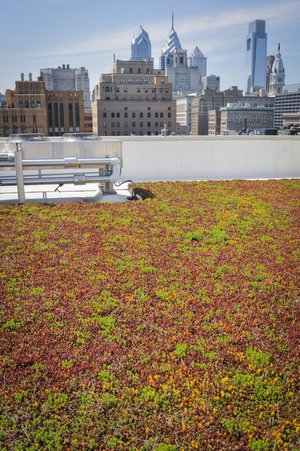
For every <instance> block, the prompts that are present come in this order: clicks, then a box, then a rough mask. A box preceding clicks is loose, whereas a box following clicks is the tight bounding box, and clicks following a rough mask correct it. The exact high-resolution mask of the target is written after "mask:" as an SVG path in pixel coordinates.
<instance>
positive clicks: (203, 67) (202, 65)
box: [189, 46, 207, 77]
mask: <svg viewBox="0 0 300 451" xmlns="http://www.w3.org/2000/svg"><path fill="white" fill-rule="evenodd" d="M189 67H198V68H199V73H200V76H201V77H206V75H207V57H206V56H204V55H203V53H202V52H201V50H200V49H199V47H197V46H196V47H195V49H194V51H193V53H192V54H191V55H190V56H189Z"/></svg>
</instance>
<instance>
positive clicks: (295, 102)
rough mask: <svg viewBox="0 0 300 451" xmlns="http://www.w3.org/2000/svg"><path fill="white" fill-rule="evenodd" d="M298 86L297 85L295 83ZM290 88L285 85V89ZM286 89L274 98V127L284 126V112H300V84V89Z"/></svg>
mask: <svg viewBox="0 0 300 451" xmlns="http://www.w3.org/2000/svg"><path fill="white" fill-rule="evenodd" d="M295 87H296V85H295ZM286 88H287V90H288V89H289V88H288V87H285V88H284V89H286ZM287 90H285V91H284V92H283V93H281V94H278V95H276V96H275V100H274V127H275V128H280V127H282V126H283V114H284V113H289V114H290V113H299V111H300V84H299V90H298V91H297V90H295V91H293V89H292V90H291V92H288V91H287Z"/></svg>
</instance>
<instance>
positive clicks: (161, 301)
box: [0, 180, 300, 451]
mask: <svg viewBox="0 0 300 451" xmlns="http://www.w3.org/2000/svg"><path fill="white" fill-rule="evenodd" d="M146 185H147V186H146V188H149V189H150V190H151V191H152V192H153V193H154V194H155V196H156V197H155V198H154V199H151V200H146V201H139V202H127V203H119V204H116V203H112V204H109V203H107V204H105V203H101V204H87V203H64V204H62V203H61V204H49V205H37V204H26V205H23V206H15V205H1V206H0V219H1V233H0V247H1V255H2V256H1V269H0V282H1V289H0V297H1V305H0V308H1V311H0V313H1V318H0V321H1V335H0V345H1V357H0V369H1V385H0V391H1V393H0V395H1V401H0V402H1V411H0V422H1V425H0V448H1V449H12V450H16V449H17V450H28V449H47V450H60V449H61V450H68V449H70V450H73V449H75V450H76V449H78V450H85V449H86V450H88V449H95V450H98V449H99V450H100V449H102V450H109V449H117V450H145V451H146V450H158V451H164V450H165V451H167V450H170V451H174V450H183V449H184V450H192V449H199V450H209V449H212V450H244V449H249V450H274V449H276V450H277V449H290V450H295V449H299V448H300V443H299V432H300V420H299V405H300V402H299V347H298V348H297V346H299V309H300V290H299V280H300V277H299V267H300V251H299V249H300V247H299V198H300V181H299V180H275V181H274V180H273V181H226V182H176V183H154V184H146ZM143 186H144V187H145V185H143Z"/></svg>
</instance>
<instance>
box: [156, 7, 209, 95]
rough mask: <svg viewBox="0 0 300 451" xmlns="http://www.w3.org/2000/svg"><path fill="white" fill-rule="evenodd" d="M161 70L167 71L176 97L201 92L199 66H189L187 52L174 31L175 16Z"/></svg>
mask: <svg viewBox="0 0 300 451" xmlns="http://www.w3.org/2000/svg"><path fill="white" fill-rule="evenodd" d="M198 63H199V61H198ZM199 64H200V63H199ZM160 68H161V69H164V70H165V71H166V75H167V77H168V80H169V83H171V84H172V91H173V94H174V95H175V96H178V95H180V96H182V95H186V94H189V93H191V92H200V91H201V89H202V83H201V75H200V68H199V65H197V64H196V62H195V65H193V66H189V59H188V56H187V50H184V49H183V48H182V47H181V44H180V41H179V38H178V35H177V33H176V31H175V29H174V16H173V15H172V27H171V31H170V33H169V35H168V37H167V40H166V43H165V45H164V47H163V49H162V52H161V57H160Z"/></svg>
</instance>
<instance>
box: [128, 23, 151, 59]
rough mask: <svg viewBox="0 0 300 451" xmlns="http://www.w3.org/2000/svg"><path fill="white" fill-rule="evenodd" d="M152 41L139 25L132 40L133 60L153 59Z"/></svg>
mask: <svg viewBox="0 0 300 451" xmlns="http://www.w3.org/2000/svg"><path fill="white" fill-rule="evenodd" d="M151 58H152V57H151V42H150V39H149V36H148V33H147V32H146V31H145V30H144V29H143V27H142V26H140V27H139V29H138V32H137V33H136V35H135V36H134V37H133V39H132V41H131V58H130V59H131V61H143V60H151Z"/></svg>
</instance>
